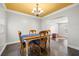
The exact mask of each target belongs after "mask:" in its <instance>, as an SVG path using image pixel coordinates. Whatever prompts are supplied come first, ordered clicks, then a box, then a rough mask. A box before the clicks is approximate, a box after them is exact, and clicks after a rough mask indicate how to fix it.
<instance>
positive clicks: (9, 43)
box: [7, 41, 19, 45]
mask: <svg viewBox="0 0 79 59" xmlns="http://www.w3.org/2000/svg"><path fill="white" fill-rule="evenodd" d="M15 43H19V41H14V42H8V43H7V45H11V44H15Z"/></svg>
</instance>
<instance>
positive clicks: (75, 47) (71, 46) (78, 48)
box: [68, 45, 79, 50]
mask: <svg viewBox="0 0 79 59" xmlns="http://www.w3.org/2000/svg"><path fill="white" fill-rule="evenodd" d="M68 47H70V48H74V49H77V50H79V47H77V46H73V45H68Z"/></svg>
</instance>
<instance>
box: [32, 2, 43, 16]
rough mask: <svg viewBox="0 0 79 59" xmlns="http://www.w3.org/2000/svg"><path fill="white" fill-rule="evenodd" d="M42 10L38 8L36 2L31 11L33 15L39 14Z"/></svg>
mask: <svg viewBox="0 0 79 59" xmlns="http://www.w3.org/2000/svg"><path fill="white" fill-rule="evenodd" d="M42 12H43V10H42V9H41V8H39V4H38V3H36V7H35V8H33V10H32V13H33V14H34V15H35V16H39V15H40V14H41V13H42Z"/></svg>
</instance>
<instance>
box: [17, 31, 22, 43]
mask: <svg viewBox="0 0 79 59" xmlns="http://www.w3.org/2000/svg"><path fill="white" fill-rule="evenodd" d="M21 34H22V33H21V31H18V35H19V39H20V43H22V38H21Z"/></svg>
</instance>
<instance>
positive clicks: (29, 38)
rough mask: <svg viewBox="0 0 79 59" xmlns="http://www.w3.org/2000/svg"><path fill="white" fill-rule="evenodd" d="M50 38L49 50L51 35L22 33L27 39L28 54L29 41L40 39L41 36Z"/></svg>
mask: <svg viewBox="0 0 79 59" xmlns="http://www.w3.org/2000/svg"><path fill="white" fill-rule="evenodd" d="M45 37H47V38H48V42H49V45H48V46H49V50H50V35H46V36H40V35H39V34H34V35H31V34H30V35H29V34H28V35H22V39H23V40H26V55H27V56H28V49H29V42H30V41H32V40H38V39H41V38H45ZM49 54H50V53H49Z"/></svg>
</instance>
